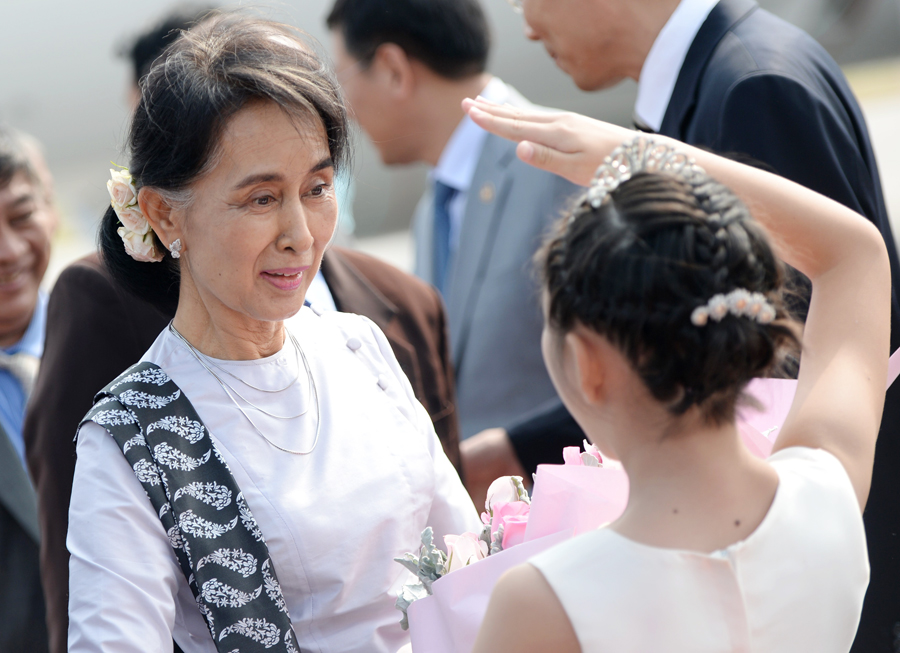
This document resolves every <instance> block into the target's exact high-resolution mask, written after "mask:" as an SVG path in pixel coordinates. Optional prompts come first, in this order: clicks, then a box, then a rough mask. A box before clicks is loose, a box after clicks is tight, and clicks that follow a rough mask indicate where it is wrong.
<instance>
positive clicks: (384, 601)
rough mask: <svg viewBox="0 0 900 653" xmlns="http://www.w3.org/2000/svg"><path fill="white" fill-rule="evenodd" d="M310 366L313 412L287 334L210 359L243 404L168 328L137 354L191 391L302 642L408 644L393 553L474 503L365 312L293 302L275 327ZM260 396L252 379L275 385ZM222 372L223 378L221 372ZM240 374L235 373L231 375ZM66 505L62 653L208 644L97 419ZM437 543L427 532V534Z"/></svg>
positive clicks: (85, 433)
mask: <svg viewBox="0 0 900 653" xmlns="http://www.w3.org/2000/svg"><path fill="white" fill-rule="evenodd" d="M288 329H290V330H291V332H292V333H293V334H294V335H295V336H296V338H297V340H298V341H299V343H300V345H301V347H302V348H303V351H304V352H305V353H306V357H307V359H308V361H309V364H310V368H311V370H312V376H313V378H314V380H315V388H316V390H317V391H318V395H319V398H320V401H319V403H320V405H321V415H319V414H318V410H317V408H316V400H315V395H314V394H313V393H311V392H310V387H309V383H308V381H307V376H306V373H305V371H304V370H303V367H302V362H300V361H299V360H298V358H297V356H296V355H295V350H294V347H293V345H292V343H291V341H290V339H287V341H286V343H285V347H284V348H283V350H282V351H281V352H280V353H277V354H275V355H273V356H270V357H268V358H264V359H260V360H253V361H215V363H216V364H217V365H218V366H220V367H221V368H222V369H223V370H226V371H227V372H228V373H230V374H233V375H234V377H232V376H229V375H228V374H227V373H225V372H223V371H220V370H216V369H215V368H213V369H214V370H215V371H216V374H218V375H219V376H220V377H221V378H222V379H223V380H224V381H225V382H226V383H227V384H228V385H229V386H231V387H232V388H234V389H235V390H236V391H237V392H239V393H240V394H241V395H243V396H244V397H246V398H247V399H248V400H249V401H251V402H253V403H254V404H257V405H260V406H262V407H264V408H265V410H267V411H269V412H271V413H273V414H275V415H280V416H295V415H297V414H298V413H301V412H302V413H303V415H301V416H299V417H295V418H294V419H288V420H283V419H275V418H273V417H267V416H265V415H263V414H262V413H260V412H258V411H256V410H254V409H252V408H248V407H247V405H246V404H244V405H243V407H244V410H245V411H246V412H247V413H248V415H249V416H250V418H251V419H252V420H253V421H254V423H255V424H256V425H257V427H258V428H259V430H260V431H261V432H262V433H263V434H265V436H266V437H267V438H268V439H269V440H271V441H272V442H274V443H276V444H277V445H278V446H280V447H284V448H287V449H291V450H295V451H307V450H308V449H310V448H311V447H312V446H313V443H314V440H315V431H316V423H317V421H319V422H320V431H321V432H320V435H319V440H318V444H317V445H316V447H315V450H314V451H313V452H312V453H310V454H309V455H306V456H303V455H295V454H290V453H285V452H283V451H279V450H278V449H276V448H275V447H274V446H272V445H271V444H269V443H268V442H266V441H265V440H264V439H263V438H262V437H261V436H260V435H259V434H258V433H257V432H256V431H255V430H254V429H253V427H252V426H251V425H250V424H249V423H248V421H247V418H246V417H245V416H244V415H242V414H241V412H240V411H239V410H238V408H237V407H236V406H235V404H234V402H233V401H232V400H231V399H229V397H228V396H227V395H226V393H225V391H224V390H223V388H222V387H221V386H220V385H219V383H218V382H217V381H216V380H215V379H214V378H213V377H212V375H211V374H210V373H209V372H208V371H207V370H205V369H204V368H203V367H201V365H200V364H199V363H198V362H197V360H196V359H195V358H194V357H193V356H192V354H191V353H190V352H189V350H188V349H187V347H186V346H185V345H184V344H183V343H182V342H181V341H180V340H178V339H177V337H176V336H175V335H173V334H172V333H170V332H169V330H168V329H167V330H165V331H163V333H161V334H160V336H159V337H158V338H157V339H156V342H154V344H153V346H152V347H151V348H150V349H149V350H148V351H147V353H146V354H145V355H144V357H143V359H142V360H144V361H150V362H153V363H156V364H157V365H159V366H160V367H161V368H162V369H163V370H164V371H165V372H166V373H167V374H168V375H169V376H170V377H171V379H172V380H173V381H174V382H175V383H176V384H177V385H178V386H179V387H180V388H181V389H182V391H183V392H184V393H185V395H186V396H187V397H188V398H189V399H190V401H191V403H192V404H193V406H194V408H195V409H196V410H197V413H198V414H199V415H200V418H201V419H202V420H203V422H204V423H205V424H206V426H207V427H208V429H209V431H210V433H211V435H212V438H213V440H214V442H215V444H216V446H217V448H218V449H219V451H220V452H221V453H222V455H223V456H224V458H225V460H226V462H227V463H228V465H229V467H230V468H231V470H232V473H233V475H234V478H235V480H236V481H237V484H238V485H239V486H240V488H241V490H242V491H243V493H244V496H245V498H246V500H247V503H248V505H249V506H250V508H251V510H252V511H253V515H254V517H255V518H256V520H257V523H258V524H259V526H260V528H261V530H262V532H263V533H264V535H265V537H266V543H267V545H268V549H269V553H270V556H271V559H272V562H273V564H274V567H275V570H276V573H277V574H278V580H279V581H280V583H281V586H282V590H283V592H284V596H285V599H286V601H287V605H288V609H289V612H290V615H291V620H292V624H293V627H294V632H295V633H296V635H297V638H298V643H299V645H300V648H301V649H302V650H304V651H323V652H324V651H334V652H342V653H343V652H351V651H360V652H362V651H366V652H374V651H384V652H390V653H394V652H395V651H397V650H398V649H400V648H401V647H402V646H403V645H404V644H406V643H407V642H408V641H409V638H408V636H407V634H406V633H404V632H403V631H402V630H401V629H400V626H399V622H400V617H401V614H400V612H398V611H397V610H396V609H395V607H394V601H395V600H396V596H397V593H398V591H399V589H400V587H401V585H402V584H403V583H404V582H406V581H407V580H408V578H409V576H408V572H406V571H405V570H404V569H403V568H402V567H401V566H400V565H399V564H397V563H396V562H394V561H393V558H395V557H397V556H401V555H403V554H404V553H406V552H407V551H416V550H417V549H418V546H419V545H420V533H421V531H422V530H423V529H424V528H425V527H426V526H429V525H430V526H432V527H433V528H434V531H435V535H436V536H437V538H440V537H441V536H443V535H444V534H448V533H462V532H464V531H475V530H477V529H478V528H479V527H480V522H479V520H478V516H477V512H476V510H475V508H474V506H473V505H472V502H471V500H470V499H469V496H468V494H467V493H466V491H465V489H464V488H463V486H462V484H461V483H460V481H459V477H458V476H457V474H456V471H455V470H454V469H453V466H452V465H451V464H450V462H449V460H447V457H446V456H445V455H444V452H443V449H442V448H441V444H440V442H439V441H438V439H437V436H436V435H435V433H434V428H433V427H432V424H431V421H430V419H429V417H428V414H427V413H426V411H425V410H424V408H422V406H421V405H420V404H419V403H418V401H417V400H416V399H415V396H414V395H413V391H412V388H411V387H410V385H409V382H408V381H407V379H406V377H405V375H404V374H403V372H402V371H401V369H400V366H399V364H398V363H397V361H396V359H395V357H394V354H393V352H392V351H391V348H390V345H389V344H388V342H387V340H386V338H385V337H384V335H383V334H382V333H381V331H379V329H378V328H377V327H376V326H375V325H374V324H372V323H371V322H370V321H369V320H367V319H366V318H363V317H360V316H357V315H347V314H342V313H325V314H322V315H317V314H316V313H315V312H313V311H312V310H311V309H309V308H304V309H303V310H301V311H300V313H299V314H298V315H297V316H296V317H295V318H293V319H292V320H291V321H290V323H289V324H288ZM298 365H299V366H300V367H299V369H300V374H299V378H298V379H297V381H296V382H295V383H294V384H293V385H292V386H291V387H290V388H289V389H288V390H285V391H284V392H281V393H276V394H267V393H264V392H261V391H259V390H254V389H252V388H251V387H250V386H248V385H245V384H244V383H242V382H241V381H244V382H246V383H248V384H250V385H252V386H256V387H257V388H265V389H279V388H284V387H285V386H286V385H289V384H290V382H291V381H292V380H293V379H294V378H295V377H297V376H298V375H297V372H298ZM235 377H237V378H235ZM238 379H240V380H241V381H239V380H238ZM77 453H78V460H77V464H76V467H75V480H74V485H73V488H72V501H71V504H70V508H69V532H68V540H67V544H68V548H69V551H70V553H71V554H72V555H71V560H70V563H69V570H70V580H69V651H77V652H81V651H116V653H127V652H132V651H134V652H138V651H141V652H144V651H164V650H171V646H172V639H173V638H174V640H175V641H176V642H177V643H178V645H179V646H180V647H181V648H182V650H184V651H185V653H199V652H200V651H209V652H214V651H215V650H216V648H215V645H214V644H213V642H212V639H211V637H210V634H209V630H208V629H207V626H206V623H205V621H204V619H203V617H202V616H201V614H200V612H199V610H198V608H197V604H196V602H195V600H194V598H193V595H192V594H191V591H190V589H189V587H188V585H187V582H186V581H185V579H184V576H183V574H182V572H181V568H180V567H179V565H178V562H177V559H176V557H175V554H174V552H173V550H172V547H171V545H170V544H169V540H168V538H167V537H166V533H165V531H164V529H163V527H162V523H161V522H160V520H159V518H158V517H157V515H156V514H155V512H154V510H153V508H152V506H151V504H150V501H149V500H148V499H147V495H146V494H145V493H144V490H143V488H142V487H141V485H140V483H139V482H138V480H137V478H135V475H134V472H133V471H132V470H131V467H130V466H129V465H128V463H127V461H126V459H125V457H124V456H123V454H122V452H121V450H120V449H119V448H118V446H117V445H116V443H115V441H114V440H113V438H112V437H111V436H110V435H109V434H108V433H107V432H106V430H104V429H103V428H102V427H100V426H97V425H96V424H93V423H88V424H86V425H85V426H84V428H82V429H81V433H80V435H79V437H78V445H77ZM438 541H440V540H439V539H438Z"/></svg>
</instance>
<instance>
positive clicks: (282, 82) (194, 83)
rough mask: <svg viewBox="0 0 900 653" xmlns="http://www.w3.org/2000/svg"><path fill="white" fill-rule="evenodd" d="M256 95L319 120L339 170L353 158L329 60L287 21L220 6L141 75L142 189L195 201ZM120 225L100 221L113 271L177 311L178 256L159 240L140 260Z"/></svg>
mask: <svg viewBox="0 0 900 653" xmlns="http://www.w3.org/2000/svg"><path fill="white" fill-rule="evenodd" d="M276 37H277V38H276ZM253 101H267V102H274V103H275V104H277V105H278V106H279V107H281V108H282V109H283V110H284V111H286V112H287V113H289V114H290V115H292V116H295V117H297V118H299V119H301V120H308V119H310V118H311V117H312V118H314V119H317V120H320V121H321V122H322V124H323V126H324V128H325V133H326V136H327V138H328V148H329V151H330V153H331V159H332V161H333V163H334V167H335V170H340V169H341V168H342V167H343V165H344V164H346V163H347V162H348V159H349V142H348V123H347V113H346V109H345V107H344V103H343V99H342V97H341V95H340V91H339V89H338V85H337V81H336V80H335V79H334V76H333V74H332V72H331V71H330V70H329V69H328V68H327V67H326V66H325V65H324V63H323V59H322V58H321V57H320V56H318V55H317V54H316V53H315V52H314V51H313V49H312V48H311V46H310V44H309V43H307V42H306V40H304V39H303V38H301V37H300V36H299V35H298V34H297V33H296V32H295V31H293V30H292V29H291V28H289V27H287V26H284V25H280V24H278V23H273V22H270V21H265V20H261V19H255V18H250V17H247V16H243V15H239V14H220V15H218V16H215V17H212V18H209V19H207V20H205V21H204V22H203V23H202V24H200V25H198V26H197V27H195V28H194V29H192V30H190V31H188V32H185V33H184V34H183V35H182V36H181V38H179V39H177V40H176V41H175V42H173V43H172V45H170V46H169V47H168V48H167V50H166V52H165V54H164V57H163V58H160V59H158V60H157V62H156V64H155V65H154V66H153V68H152V69H151V70H150V73H149V74H148V75H147V76H146V77H145V78H144V79H143V80H142V83H141V101H140V103H139V104H138V107H137V109H136V111H135V114H134V118H133V120H132V124H131V130H130V133H129V140H128V144H129V150H130V154H131V166H130V172H131V174H132V175H133V177H134V180H135V185H136V187H137V188H138V189H140V188H142V187H145V186H147V187H152V188H153V189H155V190H156V191H158V192H159V193H160V194H161V195H162V196H163V198H164V199H165V200H166V201H167V202H168V203H169V204H170V205H172V206H187V205H189V204H190V201H191V199H192V196H191V192H190V185H191V184H192V182H194V181H195V180H196V179H198V178H199V177H200V176H202V175H203V174H204V173H205V172H206V171H208V170H209V169H210V168H211V167H212V166H214V165H215V163H216V157H217V153H218V147H219V138H220V135H221V133H222V131H223V128H224V126H225V124H226V123H227V122H228V120H229V119H230V118H231V117H232V116H233V115H234V114H235V113H237V112H238V111H240V110H241V109H242V108H243V107H245V106H246V105H247V104H248V103H250V102H253ZM118 226H119V220H118V217H117V216H116V213H115V211H114V210H113V209H112V207H110V208H109V209H107V211H106V214H105V215H104V216H103V222H102V224H101V227H100V247H101V251H102V255H103V258H104V262H105V264H106V266H107V268H108V269H109V271H110V274H111V275H112V277H113V278H114V279H115V280H116V281H117V282H119V283H120V284H121V285H122V286H123V287H125V288H126V289H127V290H129V291H131V292H132V293H133V294H136V295H137V296H139V297H141V298H142V299H145V300H147V301H149V302H150V303H152V304H154V305H155V306H156V307H157V308H159V309H161V310H162V311H164V312H167V313H174V311H175V308H176V306H177V303H178V289H179V268H178V264H177V263H176V262H175V261H174V260H172V258H171V255H170V254H169V253H168V252H167V251H166V248H165V247H162V246H161V244H159V243H158V244H157V247H158V249H159V250H160V251H161V252H164V253H165V259H164V260H163V261H162V262H161V263H139V262H137V261H135V260H134V259H132V258H131V257H130V256H129V255H128V254H127V253H126V252H125V249H124V247H123V244H122V239H121V238H120V237H119V236H118V234H117V233H116V230H117V228H118ZM154 238H155V236H154Z"/></svg>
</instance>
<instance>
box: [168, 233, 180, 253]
mask: <svg viewBox="0 0 900 653" xmlns="http://www.w3.org/2000/svg"><path fill="white" fill-rule="evenodd" d="M169 251H170V252H171V253H172V258H181V238H176V239H175V240H174V241H173V242H172V244H171V245H169Z"/></svg>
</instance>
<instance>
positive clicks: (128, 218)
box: [113, 206, 150, 236]
mask: <svg viewBox="0 0 900 653" xmlns="http://www.w3.org/2000/svg"><path fill="white" fill-rule="evenodd" d="M113 208H115V207H113ZM115 211H116V215H117V216H119V221H120V222H121V223H122V226H123V227H125V228H126V229H127V230H128V231H133V232H134V233H136V234H140V235H141V236H143V235H144V234H145V233H147V232H148V231H150V223H149V222H147V218H145V217H144V214H143V213H141V210H140V209H139V208H137V207H136V206H135V207H132V208H128V209H118V208H117V209H115Z"/></svg>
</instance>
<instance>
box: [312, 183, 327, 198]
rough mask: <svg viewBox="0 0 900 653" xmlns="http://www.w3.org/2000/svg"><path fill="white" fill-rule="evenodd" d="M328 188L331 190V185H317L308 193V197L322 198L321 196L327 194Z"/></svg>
mask: <svg viewBox="0 0 900 653" xmlns="http://www.w3.org/2000/svg"><path fill="white" fill-rule="evenodd" d="M329 188H331V184H319V185H318V186H316V187H315V188H313V189H312V190H311V191H309V193H308V195H309V196H310V197H322V195H324V194H325V193H326V192H328V189H329Z"/></svg>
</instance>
